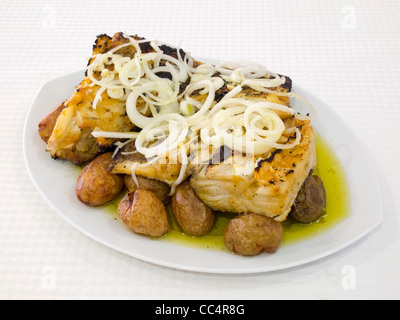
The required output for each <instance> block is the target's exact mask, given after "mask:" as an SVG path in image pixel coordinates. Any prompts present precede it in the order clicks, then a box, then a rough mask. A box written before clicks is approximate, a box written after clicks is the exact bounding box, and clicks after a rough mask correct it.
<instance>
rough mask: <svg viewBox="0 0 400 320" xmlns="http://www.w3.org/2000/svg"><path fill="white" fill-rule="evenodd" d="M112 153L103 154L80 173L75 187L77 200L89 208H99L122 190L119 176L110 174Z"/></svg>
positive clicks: (121, 179) (122, 182) (122, 183)
mask: <svg viewBox="0 0 400 320" xmlns="http://www.w3.org/2000/svg"><path fill="white" fill-rule="evenodd" d="M111 160H112V153H111V152H108V153H104V154H102V155H100V156H98V157H96V158H95V159H94V160H92V161H91V162H90V163H89V164H88V165H87V166H86V167H85V168H83V170H82V171H81V173H80V175H79V177H78V180H77V182H76V186H75V194H76V196H77V197H78V199H79V200H80V201H81V202H83V203H84V204H87V205H89V206H100V205H103V204H105V203H107V202H109V201H111V200H112V199H114V198H115V197H116V196H117V195H118V194H119V193H120V192H121V191H122V189H123V188H124V179H123V177H122V176H121V175H116V174H112V173H111V172H110V171H109V169H108V168H109V165H110V163H111Z"/></svg>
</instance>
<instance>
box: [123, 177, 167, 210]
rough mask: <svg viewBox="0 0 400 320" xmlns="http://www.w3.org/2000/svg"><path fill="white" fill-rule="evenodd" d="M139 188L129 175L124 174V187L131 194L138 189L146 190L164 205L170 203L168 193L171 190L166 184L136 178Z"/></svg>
mask: <svg viewBox="0 0 400 320" xmlns="http://www.w3.org/2000/svg"><path fill="white" fill-rule="evenodd" d="M136 178H137V180H138V183H139V186H137V185H136V183H135V181H134V180H133V178H132V176H131V175H130V174H126V175H125V177H124V181H125V186H126V187H127V189H128V190H129V191H131V192H134V191H136V190H138V189H140V190H147V191H151V192H153V193H154V194H155V195H156V196H157V198H158V199H160V200H161V201H162V202H163V203H164V204H165V205H167V204H169V203H170V201H171V197H170V196H169V193H170V191H171V188H170V186H169V185H168V184H166V183H165V182H162V181H158V180H154V179H149V178H145V177H142V176H136Z"/></svg>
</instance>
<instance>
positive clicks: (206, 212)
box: [171, 181, 215, 236]
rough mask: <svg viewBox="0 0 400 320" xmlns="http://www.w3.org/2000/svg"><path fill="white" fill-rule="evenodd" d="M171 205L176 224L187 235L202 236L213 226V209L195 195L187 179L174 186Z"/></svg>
mask: <svg viewBox="0 0 400 320" xmlns="http://www.w3.org/2000/svg"><path fill="white" fill-rule="evenodd" d="M171 207H172V213H173V215H174V218H175V220H176V222H177V224H178V225H179V227H180V228H181V229H182V231H183V232H184V233H185V234H187V235H191V236H204V235H206V234H208V233H209V231H210V230H211V229H212V227H213V226H214V222H215V214H214V211H213V210H211V209H210V208H209V207H208V206H206V205H205V204H204V203H203V202H202V201H201V200H200V199H199V198H198V197H197V195H196V193H195V192H194V190H193V188H192V187H191V186H190V183H189V181H185V182H183V183H181V184H180V185H179V186H178V187H177V188H176V192H175V194H174V195H173V196H172V200H171Z"/></svg>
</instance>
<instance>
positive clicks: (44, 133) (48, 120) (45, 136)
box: [38, 101, 67, 143]
mask: <svg viewBox="0 0 400 320" xmlns="http://www.w3.org/2000/svg"><path fill="white" fill-rule="evenodd" d="M66 106H67V105H66V103H65V101H64V102H63V103H61V104H60V105H59V106H58V107H56V108H54V109H53V110H51V111H50V112H49V114H47V115H46V116H45V117H44V118H43V119H42V120H41V121H40V122H39V125H38V127H39V129H38V132H39V135H40V137H41V138H42V140H43V141H44V142H46V143H47V141H48V140H49V138H50V136H51V134H52V132H53V129H54V126H55V125H56V122H57V119H58V116H59V115H60V113H61V112H62V111H63V110H64V109H65V108H66Z"/></svg>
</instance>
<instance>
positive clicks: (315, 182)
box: [290, 175, 326, 223]
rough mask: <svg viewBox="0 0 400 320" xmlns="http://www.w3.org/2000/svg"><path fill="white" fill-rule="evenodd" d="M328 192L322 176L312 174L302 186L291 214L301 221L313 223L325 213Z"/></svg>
mask: <svg viewBox="0 0 400 320" xmlns="http://www.w3.org/2000/svg"><path fill="white" fill-rule="evenodd" d="M325 208H326V193H325V188H324V184H323V182H322V180H321V179H320V177H318V176H316V175H313V176H310V177H309V178H308V179H307V180H306V181H305V182H304V184H303V186H302V187H301V189H300V191H299V193H298V195H297V197H296V199H295V201H294V204H293V207H292V210H291V212H290V216H291V217H292V218H293V219H294V220H295V221H297V222H300V223H311V222H314V221H316V220H318V219H319V218H320V217H322V216H323V215H324V213H325V210H324V209H325Z"/></svg>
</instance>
